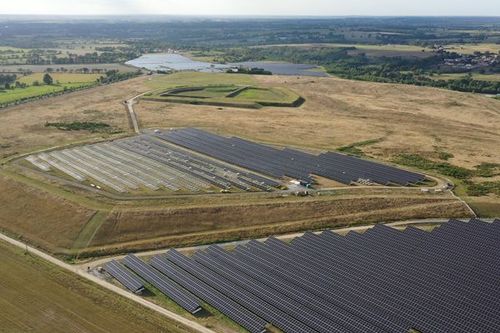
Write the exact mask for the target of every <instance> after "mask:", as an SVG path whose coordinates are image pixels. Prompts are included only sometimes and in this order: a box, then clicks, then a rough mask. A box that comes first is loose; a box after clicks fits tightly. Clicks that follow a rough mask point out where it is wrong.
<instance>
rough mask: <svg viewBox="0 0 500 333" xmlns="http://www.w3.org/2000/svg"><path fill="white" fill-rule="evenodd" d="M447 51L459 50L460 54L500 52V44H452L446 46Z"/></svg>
mask: <svg viewBox="0 0 500 333" xmlns="http://www.w3.org/2000/svg"><path fill="white" fill-rule="evenodd" d="M444 47H445V49H446V50H447V51H450V52H457V53H460V54H473V53H474V52H491V53H498V52H500V45H499V44H493V43H479V44H474V43H471V44H450V45H445V46H444Z"/></svg>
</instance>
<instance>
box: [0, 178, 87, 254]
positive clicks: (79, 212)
mask: <svg viewBox="0 0 500 333" xmlns="http://www.w3.org/2000/svg"><path fill="white" fill-rule="evenodd" d="M20 185H21V184H19V183H17V182H14V181H12V180H9V179H7V178H6V177H3V176H0V188H1V189H2V190H1V191H0V202H1V203H2V213H1V214H0V229H2V230H7V231H8V232H9V233H12V234H15V235H19V236H20V237H22V238H25V239H26V240H28V241H30V242H31V243H34V244H39V245H40V246H42V247H44V248H46V249H49V250H51V251H53V252H57V251H58V250H57V249H64V248H70V247H72V245H73V243H74V241H75V240H76V239H77V237H78V235H79V233H80V230H81V229H82V228H83V227H84V226H85V225H86V224H87V222H89V221H90V219H91V218H92V217H93V215H94V214H95V212H96V211H95V210H92V209H88V208H86V207H84V206H81V205H78V204H75V203H73V202H71V201H68V200H64V199H62V198H60V197H58V196H55V195H52V194H50V193H47V192H44V191H41V190H38V189H35V188H32V187H28V186H22V185H21V186H20ZM48 207H57V209H47V208H48Z"/></svg>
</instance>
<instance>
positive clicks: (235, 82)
mask: <svg viewBox="0 0 500 333" xmlns="http://www.w3.org/2000/svg"><path fill="white" fill-rule="evenodd" d="M214 82H217V85H214ZM149 85H150V86H151V87H154V88H156V90H155V91H154V92H151V93H148V94H146V95H144V97H143V98H144V99H146V100H152V101H159V102H161V101H164V102H171V103H182V104H194V105H213V106H231V107H243V108H260V107H262V106H283V107H287V106H288V107H293V106H299V105H301V104H302V103H303V99H302V98H301V97H300V96H299V95H297V94H296V93H294V92H293V91H291V90H289V89H287V88H284V87H261V86H257V85H255V82H254V79H253V78H252V76H251V75H239V74H226V73H217V74H214V73H190V72H182V73H176V74H171V75H164V76H161V77H157V78H154V79H153V80H152V81H151V82H150V83H149Z"/></svg>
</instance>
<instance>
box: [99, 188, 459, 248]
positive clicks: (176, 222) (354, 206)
mask: <svg viewBox="0 0 500 333" xmlns="http://www.w3.org/2000/svg"><path fill="white" fill-rule="evenodd" d="M454 202H456V201H455V200H454V199H451V198H443V197H427V196H411V197H403V196H393V197H390V196H389V197H388V196H372V197H370V196H369V197H357V198H356V197H351V196H347V197H338V198H337V197H326V198H321V197H320V198H306V199H304V200H302V201H298V202H297V201H292V202H277V203H260V204H239V205H228V206H220V205H217V206H211V207H210V206H209V207H190V208H174V207H172V208H168V209H164V208H163V209H162V208H156V209H150V210H146V209H141V210H115V211H113V212H112V213H111V214H110V215H109V216H108V218H107V221H105V222H104V224H103V225H102V226H101V228H100V229H99V231H98V233H97V235H96V236H95V238H94V240H93V242H92V243H91V246H101V245H106V244H112V243H123V242H134V241H144V240H148V239H152V238H158V237H170V236H183V235H186V234H196V233H205V232H219V231H220V232H222V231H223V230H231V229H241V228H248V229H257V228H261V227H263V226H272V225H274V226H278V225H281V226H283V225H300V227H298V229H299V230H304V229H308V228H309V227H308V225H309V222H312V221H317V220H324V219H331V218H333V217H337V216H344V215H348V214H354V213H367V212H374V211H378V210H386V209H396V208H402V207H406V208H407V207H412V206H418V205H434V204H443V203H446V204H448V203H454ZM387 217H388V216H387ZM392 218H393V219H398V216H393V217H392ZM254 231H255V230H254Z"/></svg>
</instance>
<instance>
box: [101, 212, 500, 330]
mask: <svg viewBox="0 0 500 333" xmlns="http://www.w3.org/2000/svg"><path fill="white" fill-rule="evenodd" d="M499 243H500V220H495V221H494V222H493V223H487V222H483V221H480V220H477V219H472V220H470V221H469V222H462V221H458V220H450V221H449V222H447V223H444V224H442V225H441V226H440V227H438V228H436V229H434V230H433V231H431V232H429V231H423V230H421V229H417V228H414V227H408V228H406V229H405V230H404V231H399V230H396V229H393V228H390V227H387V226H383V225H376V226H375V227H373V228H372V229H369V230H368V231H366V232H365V233H362V234H359V233H356V232H350V233H348V234H347V235H346V236H341V235H338V234H336V233H333V232H331V231H324V232H322V233H321V234H313V233H306V234H304V235H303V236H301V237H298V238H295V239H294V240H293V241H292V242H291V243H285V242H283V241H280V240H278V239H276V238H273V237H271V238H268V239H267V240H266V241H264V242H259V241H250V242H248V243H246V244H242V245H239V246H237V247H236V248H235V249H234V250H226V249H224V248H222V247H220V246H216V245H212V246H209V247H208V248H205V249H202V250H198V251H197V252H195V253H194V254H193V255H192V256H186V255H183V254H181V253H180V252H178V251H176V250H169V251H167V252H166V253H164V254H159V255H155V256H154V257H152V258H151V259H150V260H149V261H148V262H146V261H143V260H141V259H139V258H138V257H136V256H134V255H128V256H127V257H125V259H123V260H122V262H121V263H119V262H116V261H113V262H110V263H108V264H107V265H106V266H105V269H106V270H107V271H108V273H110V274H111V275H112V276H114V277H115V278H117V279H118V280H119V281H121V282H123V284H124V286H125V287H127V288H129V289H130V290H131V291H132V292H137V291H138V290H139V289H141V288H144V286H146V285H148V284H149V285H152V286H154V287H155V288H157V289H158V290H160V291H161V292H162V293H164V294H165V295H166V296H168V297H169V298H170V299H172V300H173V301H175V302H176V303H177V304H178V305H180V306H181V307H182V308H184V309H185V310H186V311H188V312H190V313H193V314H194V313H198V312H200V311H201V310H202V309H203V306H204V304H205V303H206V304H209V305H211V306H212V307H214V308H216V309H217V310H218V311H220V312H222V313H223V314H225V315H226V316H227V317H229V318H231V319H232V320H233V321H234V322H236V323H238V324H239V325H241V326H242V327H243V328H245V329H246V330H247V331H249V332H252V333H260V332H266V330H267V329H269V328H270V325H272V326H273V327H276V328H278V329H280V330H281V331H283V332H325V333H330V332H401V333H406V332H409V331H411V330H414V331H417V332H421V333H427V332H432V333H440V332H442V333H448V332H464V333H465V332H467V333H476V332H477V333H483V332H498V331H500V301H499V300H500V288H499V286H500V280H499V276H500V256H499V253H500V251H499V248H498V244H499ZM117 267H119V269H117Z"/></svg>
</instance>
